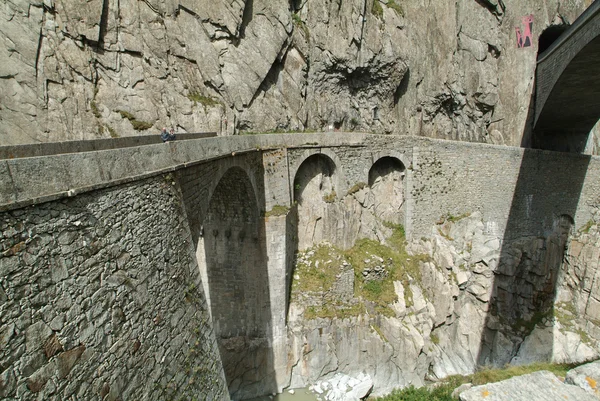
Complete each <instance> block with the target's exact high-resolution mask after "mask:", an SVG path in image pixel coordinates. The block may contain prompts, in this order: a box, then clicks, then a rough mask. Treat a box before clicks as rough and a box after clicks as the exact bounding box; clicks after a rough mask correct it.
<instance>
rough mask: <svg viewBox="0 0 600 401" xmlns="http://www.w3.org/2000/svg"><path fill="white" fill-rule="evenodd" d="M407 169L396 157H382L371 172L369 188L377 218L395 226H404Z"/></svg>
mask: <svg viewBox="0 0 600 401" xmlns="http://www.w3.org/2000/svg"><path fill="white" fill-rule="evenodd" d="M404 176H405V167H404V164H402V162H401V161H400V160H398V159H397V158H395V157H389V156H386V157H382V158H381V159H379V160H377V162H375V164H373V166H372V167H371V169H370V170H369V187H370V189H371V196H372V198H373V212H374V214H375V216H376V217H377V218H378V219H380V220H382V221H384V222H390V223H394V224H404V208H403V205H404V185H403V184H404Z"/></svg>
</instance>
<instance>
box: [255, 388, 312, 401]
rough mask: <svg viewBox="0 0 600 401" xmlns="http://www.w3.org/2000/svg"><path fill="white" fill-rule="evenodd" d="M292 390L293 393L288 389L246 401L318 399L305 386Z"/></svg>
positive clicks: (306, 400) (304, 400) (310, 400)
mask: <svg viewBox="0 0 600 401" xmlns="http://www.w3.org/2000/svg"><path fill="white" fill-rule="evenodd" d="M292 391H293V392H294V394H290V390H285V391H284V392H283V393H281V394H277V395H275V396H264V397H259V398H253V399H251V400H246V401H318V398H317V396H316V395H315V394H313V393H311V392H310V391H308V389H306V388H297V389H294V390H292Z"/></svg>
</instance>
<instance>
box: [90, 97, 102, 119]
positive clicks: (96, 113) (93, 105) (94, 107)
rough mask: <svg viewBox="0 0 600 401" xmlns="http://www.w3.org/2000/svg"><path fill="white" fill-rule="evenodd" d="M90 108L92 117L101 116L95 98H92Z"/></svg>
mask: <svg viewBox="0 0 600 401" xmlns="http://www.w3.org/2000/svg"><path fill="white" fill-rule="evenodd" d="M90 108H91V109H92V114H93V115H94V117H96V118H100V117H102V114H100V110H99V109H98V105H97V104H96V101H95V100H92V101H91V102H90Z"/></svg>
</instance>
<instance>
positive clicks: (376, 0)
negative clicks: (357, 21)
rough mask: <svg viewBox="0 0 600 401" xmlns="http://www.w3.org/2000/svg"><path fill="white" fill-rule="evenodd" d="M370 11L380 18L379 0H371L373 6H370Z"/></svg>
mask: <svg viewBox="0 0 600 401" xmlns="http://www.w3.org/2000/svg"><path fill="white" fill-rule="evenodd" d="M371 13H372V14H373V15H374V16H375V17H377V18H379V19H381V18H382V17H383V7H381V3H380V2H379V0H374V1H373V7H372V8H371Z"/></svg>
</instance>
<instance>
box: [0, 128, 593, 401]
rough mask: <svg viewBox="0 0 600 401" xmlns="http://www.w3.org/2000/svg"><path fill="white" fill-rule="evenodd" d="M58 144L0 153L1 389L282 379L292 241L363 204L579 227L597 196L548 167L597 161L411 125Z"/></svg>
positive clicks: (57, 393)
mask: <svg viewBox="0 0 600 401" xmlns="http://www.w3.org/2000/svg"><path fill="white" fill-rule="evenodd" d="M57 146H58V145H57ZM70 146H72V145H69V144H68V143H65V144H62V145H60V146H58V148H59V149H58V151H53V152H51V153H53V154H48V155H43V152H41V153H42V154H41V153H39V152H38V153H37V154H35V155H31V156H30V157H28V155H27V154H23V153H21V154H20V157H16V158H10V157H5V158H4V159H2V160H0V234H1V235H2V237H1V238H2V253H0V301H2V306H1V309H0V312H1V313H0V316H1V317H0V345H1V347H0V349H1V351H0V352H1V354H0V363H1V364H2V365H1V366H0V368H1V369H0V370H2V372H3V373H2V376H1V378H0V382H1V384H0V395H1V396H3V397H4V396H6V397H14V396H15V394H19V395H20V397H21V399H37V398H38V397H39V396H40V395H41V396H42V397H43V398H45V399H66V398H67V397H70V396H73V395H75V394H99V395H100V396H101V397H108V398H107V399H117V398H118V397H122V399H129V398H131V397H137V398H143V399H149V400H154V399H156V400H158V399H165V398H170V399H171V398H172V399H178V398H179V397H189V398H190V399H191V398H192V397H194V396H196V395H197V394H202V395H204V396H205V397H206V398H208V399H228V398H229V397H231V398H233V399H245V398H249V397H253V396H256V395H261V394H265V393H268V392H274V391H278V390H281V389H282V388H283V387H285V386H286V385H287V383H288V380H289V371H290V369H291V366H290V365H289V361H288V354H287V348H286V347H287V341H288V339H287V338H288V337H287V332H286V330H287V329H286V316H287V313H288V310H287V306H288V299H289V288H290V280H291V276H292V274H291V268H292V261H293V256H294V251H295V250H296V249H297V248H298V247H304V246H309V245H311V244H313V243H316V242H319V241H322V240H326V241H329V242H332V243H334V244H335V245H338V246H340V247H349V246H352V243H353V241H355V240H356V239H357V238H359V237H361V236H363V235H368V233H366V232H365V231H361V230H364V229H365V226H367V225H368V224H366V223H367V222H369V221H371V222H373V221H375V220H377V219H373V218H372V217H373V216H375V217H377V218H378V219H379V220H392V221H394V222H395V223H398V224H402V225H403V226H404V227H405V230H406V233H407V237H408V240H411V239H412V238H420V237H422V236H428V235H429V234H430V233H431V230H432V228H435V227H436V222H437V221H438V220H439V219H440V217H441V216H448V215H454V216H459V215H463V214H465V213H473V212H478V213H480V214H481V215H482V218H483V220H484V222H485V224H486V227H488V231H490V235H492V234H493V235H496V236H498V237H499V238H502V237H503V236H504V237H506V238H509V237H510V238H513V237H519V236H522V235H543V234H544V233H545V232H546V231H547V230H549V229H551V228H552V226H553V224H554V222H555V220H556V219H557V218H560V216H564V215H569V216H572V217H573V218H574V224H575V226H576V227H580V226H582V225H583V224H585V223H586V222H587V221H589V220H590V219H591V216H592V213H593V206H592V205H594V204H595V203H594V202H595V200H596V199H597V197H598V195H600V188H598V185H597V183H595V182H594V181H593V180H591V179H582V180H583V181H582V182H577V183H574V182H573V180H572V177H571V176H570V175H569V172H568V171H566V170H565V169H563V168H562V167H561V166H563V165H564V164H565V163H567V164H569V165H573V166H578V165H581V166H585V169H586V170H587V171H588V176H590V177H593V176H594V175H596V174H598V173H600V163H599V162H598V161H597V160H596V159H595V158H592V159H591V161H590V159H589V158H588V157H585V156H582V155H576V154H560V153H554V152H544V151H535V150H524V149H520V148H511V147H504V146H491V145H482V144H473V143H463V142H450V141H441V140H432V139H426V138H416V137H401V136H378V135H371V134H362V133H322V134H287V135H275V134H273V135H256V136H231V137H215V138H203V139H190V140H181V141H175V142H170V143H166V144H162V143H160V144H153V145H145V146H131V147H122V148H113V149H110V148H106V149H104V150H94V151H85V152H72V150H73V149H69V147H70ZM78 149H79V148H78ZM3 151H5V152H4V153H3V154H6V155H9V154H14V152H15V149H4V150H3ZM11 152H13V153H11ZM526 154H527V160H528V163H532V165H534V166H535V168H532V169H531V171H534V170H535V171H543V173H544V174H545V175H546V176H551V177H553V179H552V181H550V182H543V183H542V182H540V180H537V179H533V178H531V179H529V178H527V177H524V176H523V174H522V172H521V171H520V166H521V162H522V160H523V158H524V156H525V155H526ZM574 185H575V186H577V190H576V191H573V186H574ZM376 187H377V188H378V189H377V190H375V188H376ZM364 188H371V192H370V193H369V194H368V196H371V197H372V202H371V203H370V205H372V207H371V208H370V209H368V210H367V209H365V211H362V212H361V213H359V214H358V215H359V217H356V216H355V215H353V214H352V213H350V212H349V210H350V208H354V209H353V210H355V209H356V208H359V209H360V207H361V206H358V205H359V204H361V205H363V204H366V201H365V200H364V199H362V198H361V199H359V197H357V196H355V194H356V193H357V191H360V190H362V189H364ZM540 194H544V196H539V195H540ZM366 196H367V195H365V197H366ZM532 197H535V202H534V204H535V208H533V209H531V210H529V209H527V210H525V209H523V208H521V209H519V210H523V213H522V214H520V215H519V218H518V224H514V225H511V226H510V231H511V232H510V233H507V232H505V230H507V216H508V215H509V213H510V212H511V210H514V205H515V204H518V205H521V204H523V205H526V204H527V202H529V203H531V199H532ZM357 202H358V203H357ZM361 202H362V203H361ZM365 208H366V207H365ZM511 208H513V209H511ZM525 211H526V213H525ZM369 213H371V215H373V216H371V215H369ZM340 216H341V217H340ZM365 216H366V217H365ZM369 216H371V217H369ZM367 218H370V219H371V220H365V219H367ZM361 219H362V220H361ZM369 224H371V223H369ZM373 224H374V223H373ZM366 229H367V231H368V229H369V227H366Z"/></svg>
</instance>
